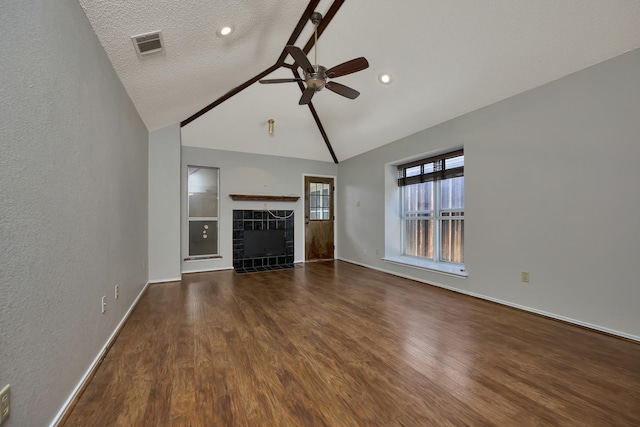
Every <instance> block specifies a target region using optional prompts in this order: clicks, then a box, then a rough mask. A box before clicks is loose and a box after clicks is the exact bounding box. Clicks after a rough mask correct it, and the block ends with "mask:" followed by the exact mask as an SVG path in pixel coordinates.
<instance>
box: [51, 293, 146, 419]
mask: <svg viewBox="0 0 640 427" xmlns="http://www.w3.org/2000/svg"><path fill="white" fill-rule="evenodd" d="M149 284H150V282H147V284H146V285H144V287H143V288H142V290H141V291H140V293H139V294H138V296H137V297H136V299H135V300H134V301H133V303H132V304H131V307H129V310H127V312H126V313H125V315H124V317H123V318H122V320H120V323H118V326H116V328H115V329H114V331H113V333H112V334H111V336H110V337H109V339H108V340H107V342H106V343H105V344H104V346H102V349H100V352H99V353H98V355H97V356H96V358H95V359H94V360H93V362H91V365H89V368H88V369H87V371H86V372H85V373H84V375H83V376H82V378H81V379H80V382H79V383H78V385H77V386H76V388H75V389H73V391H72V392H71V395H70V396H69V398H68V399H67V400H66V401H65V402H64V405H62V408H60V411H58V414H57V415H56V416H55V418H54V419H53V421H52V422H51V424H50V427H58V423H60V421H62V418H63V417H64V415H65V414H66V412H67V410H68V409H69V406H70V405H71V403H72V402H73V401H74V400H75V399H76V397H77V396H78V393H79V392H80V391H81V390H82V389H83V388H84V386H85V385H86V383H87V381H89V380H90V379H91V374H92V373H93V371H94V370H95V369H96V366H98V364H99V363H100V362H101V361H102V359H103V358H104V356H105V355H106V353H107V350H109V348H110V347H111V345H112V344H113V341H115V339H116V337H117V336H118V333H119V332H120V329H122V327H123V326H124V324H125V322H126V321H127V319H128V318H129V315H131V312H132V311H133V309H134V308H136V306H137V305H138V301H140V298H142V295H144V293H145V291H146V290H147V288H148V287H149Z"/></svg>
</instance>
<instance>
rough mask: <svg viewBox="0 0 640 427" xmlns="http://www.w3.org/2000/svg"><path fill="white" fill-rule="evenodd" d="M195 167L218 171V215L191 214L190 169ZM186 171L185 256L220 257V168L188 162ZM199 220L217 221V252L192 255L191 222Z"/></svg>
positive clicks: (191, 258)
mask: <svg viewBox="0 0 640 427" xmlns="http://www.w3.org/2000/svg"><path fill="white" fill-rule="evenodd" d="M194 168H198V169H212V170H215V171H216V182H215V186H216V198H217V200H216V211H217V212H216V214H217V216H193V217H192V216H191V212H190V210H191V203H190V199H189V197H190V196H191V194H190V193H191V191H189V190H190V188H189V170H190V169H194ZM186 169H187V170H186V172H187V199H186V204H187V217H186V223H187V224H186V226H187V233H186V237H187V248H186V252H187V253H186V256H187V258H185V259H186V260H197V259H210V258H218V257H220V168H219V167H215V166H201V165H192V164H188V165H187V168H186ZM197 221H210V222H215V227H216V250H215V253H210V254H198V255H192V254H191V236H190V229H191V227H190V226H191V223H192V222H197Z"/></svg>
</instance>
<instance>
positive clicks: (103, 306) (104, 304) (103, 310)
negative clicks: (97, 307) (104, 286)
mask: <svg viewBox="0 0 640 427" xmlns="http://www.w3.org/2000/svg"><path fill="white" fill-rule="evenodd" d="M105 311H107V297H106V296H104V297H102V312H103V313H104V312H105Z"/></svg>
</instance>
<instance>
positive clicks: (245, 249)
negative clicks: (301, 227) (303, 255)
mask: <svg viewBox="0 0 640 427" xmlns="http://www.w3.org/2000/svg"><path fill="white" fill-rule="evenodd" d="M293 258H294V226H293V211H290V210H289V211H286V210H285V211H266V210H234V211H233V268H234V269H235V271H236V272H238V273H253V272H257V271H270V270H282V269H285V268H294V267H295V265H294V264H293Z"/></svg>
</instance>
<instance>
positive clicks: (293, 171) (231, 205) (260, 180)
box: [181, 140, 339, 272]
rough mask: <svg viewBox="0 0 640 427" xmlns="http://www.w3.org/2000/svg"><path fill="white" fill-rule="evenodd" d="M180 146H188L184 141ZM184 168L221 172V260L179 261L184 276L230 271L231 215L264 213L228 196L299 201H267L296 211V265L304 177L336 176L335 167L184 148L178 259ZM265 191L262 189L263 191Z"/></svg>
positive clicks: (184, 242)
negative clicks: (238, 211)
mask: <svg viewBox="0 0 640 427" xmlns="http://www.w3.org/2000/svg"><path fill="white" fill-rule="evenodd" d="M182 142H183V144H188V141H185V140H183V141H182ZM187 165H195V166H212V167H218V168H220V208H219V209H220V234H219V236H220V255H222V259H216V260H198V261H182V271H183V272H190V271H202V270H210V269H221V268H231V267H232V266H233V243H232V236H233V233H232V227H233V221H232V214H233V210H234V209H264V202H234V201H233V200H231V199H230V198H229V194H269V195H277V196H282V195H286V196H288V195H296V196H301V198H300V200H298V202H295V203H294V202H269V203H268V204H267V207H268V208H269V209H270V210H285V209H290V210H295V213H294V218H295V260H296V262H297V261H303V260H304V193H303V188H304V185H303V175H304V174H307V175H331V176H335V175H337V166H336V165H335V164H334V163H329V162H318V161H314V160H302V159H292V158H286V157H277V156H264V155H260V154H247V153H238V152H233V151H224V150H210V149H206V148H194V147H183V148H182V203H181V206H182V218H183V224H182V248H183V249H182V252H183V253H182V259H184V258H185V257H186V256H187V255H186V252H187V235H186V217H187V209H186V198H185V197H186V194H187V181H186V177H187V171H186V167H187ZM265 186H266V188H265ZM338 221H339V219H338Z"/></svg>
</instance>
